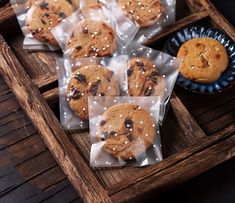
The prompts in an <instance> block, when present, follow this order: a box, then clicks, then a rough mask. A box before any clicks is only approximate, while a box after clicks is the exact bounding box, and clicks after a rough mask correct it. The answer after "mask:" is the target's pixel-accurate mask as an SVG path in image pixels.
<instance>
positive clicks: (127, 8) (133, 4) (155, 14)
mask: <svg viewBox="0 0 235 203" xmlns="http://www.w3.org/2000/svg"><path fill="white" fill-rule="evenodd" d="M118 2H119V6H120V7H121V8H122V10H123V11H124V13H125V14H126V15H127V16H128V17H129V18H130V19H132V20H134V21H136V22H137V23H138V24H139V25H140V27H148V26H150V25H153V24H155V23H157V22H159V20H160V18H161V17H162V15H163V12H164V5H163V3H162V1H161V0H119V1H118Z"/></svg>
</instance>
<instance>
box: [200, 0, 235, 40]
mask: <svg viewBox="0 0 235 203" xmlns="http://www.w3.org/2000/svg"><path fill="white" fill-rule="evenodd" d="M200 2H201V4H202V6H203V7H204V8H205V9H207V11H208V13H209V15H210V16H211V18H212V19H213V20H214V22H215V23H216V25H218V26H219V27H220V28H221V29H222V30H224V31H225V32H226V33H227V34H228V35H229V36H230V37H231V38H232V40H233V41H235V28H234V27H233V26H232V25H231V24H230V23H229V22H228V20H227V19H226V18H225V17H224V16H223V15H222V14H221V13H220V12H219V11H218V10H217V9H216V7H215V6H214V5H213V4H212V3H211V2H210V1H208V0H200Z"/></svg>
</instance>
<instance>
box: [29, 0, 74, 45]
mask: <svg viewBox="0 0 235 203" xmlns="http://www.w3.org/2000/svg"><path fill="white" fill-rule="evenodd" d="M73 10H74V9H73V7H72V5H71V4H70V3H69V2H68V1H67V0H51V1H50V0H43V1H37V3H34V4H33V5H32V6H31V7H30V9H29V10H28V12H27V16H26V25H27V28H28V30H29V31H30V32H31V33H32V35H33V37H34V38H35V39H37V40H39V41H41V42H44V43H48V44H50V45H57V44H58V43H57V41H56V40H55V38H54V37H53V35H52V33H51V29H52V28H53V27H55V26H56V25H58V24H59V23H60V22H61V21H62V20H63V19H65V18H66V17H68V16H70V15H71V14H72V13H73Z"/></svg>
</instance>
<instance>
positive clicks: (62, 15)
mask: <svg viewBox="0 0 235 203" xmlns="http://www.w3.org/2000/svg"><path fill="white" fill-rule="evenodd" d="M59 16H60V17H61V18H63V19H65V18H66V17H67V16H66V14H65V13H64V12H59Z"/></svg>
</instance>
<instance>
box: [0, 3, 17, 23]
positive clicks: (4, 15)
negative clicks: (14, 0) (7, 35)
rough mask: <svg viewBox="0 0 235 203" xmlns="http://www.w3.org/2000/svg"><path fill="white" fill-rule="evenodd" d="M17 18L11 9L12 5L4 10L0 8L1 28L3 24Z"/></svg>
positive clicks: (4, 7)
mask: <svg viewBox="0 0 235 203" xmlns="http://www.w3.org/2000/svg"><path fill="white" fill-rule="evenodd" d="M14 17H15V14H14V11H13V9H12V8H11V5H10V3H8V4H6V5H5V6H3V7H2V8H0V26H1V24H3V23H4V22H5V21H6V20H9V19H12V18H14Z"/></svg>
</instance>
